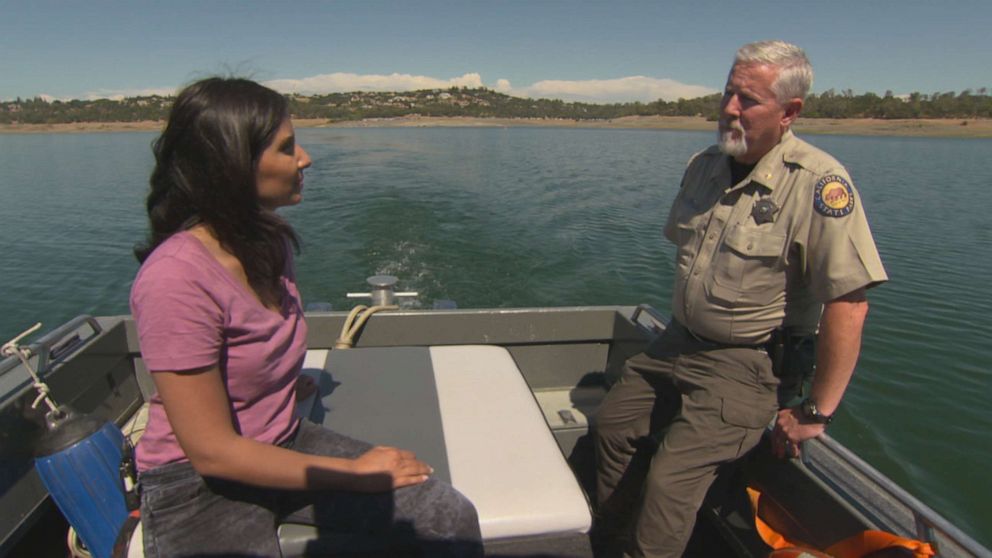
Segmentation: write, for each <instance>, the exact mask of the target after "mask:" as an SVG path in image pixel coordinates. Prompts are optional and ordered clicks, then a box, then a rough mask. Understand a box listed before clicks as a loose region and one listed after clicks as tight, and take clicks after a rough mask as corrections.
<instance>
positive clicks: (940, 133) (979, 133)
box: [0, 116, 992, 138]
mask: <svg viewBox="0 0 992 558" xmlns="http://www.w3.org/2000/svg"><path fill="white" fill-rule="evenodd" d="M293 123H294V125H295V126H296V127H298V128H511V127H544V128H592V129H597V128H598V129H641V130H696V131H715V130H716V122H711V121H707V120H706V119H705V118H702V117H692V116H628V117H623V118H614V119H610V120H566V119H554V118H475V117H465V116H402V117H397V118H370V119H365V120H345V121H338V122H331V121H328V120H326V119H323V118H314V119H295V120H293ZM162 125H163V122H160V121H141V122H72V123H64V124H0V134H51V133H55V134H63V133H70V134H71V133H100V132H148V131H151V132H154V131H158V130H161V128H162ZM793 130H795V131H796V133H797V134H800V135H802V134H826V135H852V136H898V137H934V138H992V119H987V118H977V119H959V118H941V119H903V120H880V119H873V118H800V119H799V120H798V121H796V123H795V124H794V125H793Z"/></svg>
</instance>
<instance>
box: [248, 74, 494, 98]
mask: <svg viewBox="0 0 992 558" xmlns="http://www.w3.org/2000/svg"><path fill="white" fill-rule="evenodd" d="M264 85H266V86H268V87H271V88H272V89H275V90H276V91H280V92H282V93H300V94H303V95H315V94H322V93H345V92H349V91H415V90H418V89H447V88H449V87H484V85H483V83H482V76H480V75H479V74H475V73H472V74H465V75H463V76H459V77H454V78H451V79H437V78H432V77H428V76H414V75H410V74H389V75H380V74H365V75H363V74H349V73H343V72H336V73H333V74H322V75H318V76H312V77H307V78H302V79H275V80H271V81H266V82H264Z"/></svg>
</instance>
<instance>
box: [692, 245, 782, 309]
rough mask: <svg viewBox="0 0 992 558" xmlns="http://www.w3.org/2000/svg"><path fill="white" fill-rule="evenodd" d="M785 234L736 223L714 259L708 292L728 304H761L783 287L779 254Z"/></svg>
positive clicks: (768, 301)
mask: <svg viewBox="0 0 992 558" xmlns="http://www.w3.org/2000/svg"><path fill="white" fill-rule="evenodd" d="M785 243H786V237H785V235H782V234H776V233H774V232H772V231H770V230H763V229H757V228H754V227H745V226H741V225H737V226H735V227H734V228H733V229H731V230H730V231H729V232H728V233H727V236H726V238H724V241H723V245H722V246H720V249H719V250H718V251H717V255H716V258H715V259H714V261H713V273H712V281H711V282H710V283H711V284H710V286H709V287H710V288H709V293H710V295H711V296H713V297H714V298H716V299H717V300H720V301H722V302H724V303H727V304H732V305H737V306H763V305H766V304H769V303H771V302H772V301H773V300H775V298H776V297H777V296H779V295H781V293H782V292H783V291H784V289H785V270H784V268H783V265H782V263H781V262H782V255H783V254H784V250H785Z"/></svg>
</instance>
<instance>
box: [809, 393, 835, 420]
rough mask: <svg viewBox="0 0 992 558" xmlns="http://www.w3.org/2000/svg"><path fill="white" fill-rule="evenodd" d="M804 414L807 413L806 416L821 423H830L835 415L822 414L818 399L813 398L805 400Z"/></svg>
mask: <svg viewBox="0 0 992 558" xmlns="http://www.w3.org/2000/svg"><path fill="white" fill-rule="evenodd" d="M803 414H804V415H806V418H808V419H810V420H812V421H814V422H818V423H820V424H830V421H831V420H833V417H828V416H826V415H823V414H821V413H820V410H819V409H817V408H816V401H813V400H812V399H806V400H804V401H803Z"/></svg>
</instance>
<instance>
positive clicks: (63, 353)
mask: <svg viewBox="0 0 992 558" xmlns="http://www.w3.org/2000/svg"><path fill="white" fill-rule="evenodd" d="M83 326H89V327H90V329H91V330H92V333H90V334H89V335H88V336H86V337H80V336H79V335H78V334H75V332H76V331H77V330H78V329H79V328H81V327H83ZM102 332H103V327H102V326H100V323H99V322H98V321H97V320H96V318H94V317H92V316H88V315H81V316H77V317H75V318H73V319H71V320H69V321H68V322H66V323H64V324H62V325H61V326H59V327H57V328H55V329H53V330H52V331H50V332H48V333H46V334H45V335H43V336H42V337H41V338H39V339H38V340H37V341H34V342H33V343H28V344H26V345H22V347H23V348H26V349H27V350H28V354H29V355H30V358H36V359H37V360H36V361H35V364H34V368H35V370H37V373H38V375H39V376H42V377H44V376H45V375H46V374H47V373H48V372H49V371H50V370H51V368H52V367H53V366H55V365H56V364H58V363H59V362H61V361H63V360H65V359H66V358H67V357H68V356H69V355H71V354H73V353H75V352H76V351H77V350H78V349H80V348H81V347H82V346H83V345H85V344H86V342H87V341H89V340H91V339H93V338H94V337H96V336H98V335H100V334H101V333H102ZM70 334H73V335H70ZM19 366H21V361H20V359H19V358H17V357H14V356H11V357H8V358H5V359H4V360H3V361H0V404H2V403H3V402H4V401H6V400H7V399H8V398H9V397H13V396H15V395H17V394H18V393H20V392H21V390H22V389H23V388H24V387H25V386H27V385H29V384H30V383H31V381H32V380H31V378H30V376H29V373H28V372H27V371H25V373H24V377H23V378H21V379H20V380H19V379H17V378H14V377H7V373H9V372H11V371H12V370H16V369H17V368H18V367H19Z"/></svg>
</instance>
